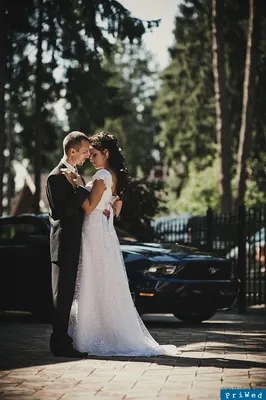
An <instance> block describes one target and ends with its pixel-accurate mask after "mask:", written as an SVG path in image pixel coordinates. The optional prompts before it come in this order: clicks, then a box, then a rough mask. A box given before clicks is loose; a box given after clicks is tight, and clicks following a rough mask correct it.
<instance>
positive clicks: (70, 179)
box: [60, 168, 77, 189]
mask: <svg viewBox="0 0 266 400" xmlns="http://www.w3.org/2000/svg"><path fill="white" fill-rule="evenodd" d="M60 171H61V173H62V174H63V175H65V177H66V178H67V180H68V182H69V183H70V184H71V185H72V187H73V189H75V188H76V186H77V184H76V183H75V181H76V180H77V174H75V173H74V172H72V171H69V169H67V168H62V169H61V170H60Z"/></svg>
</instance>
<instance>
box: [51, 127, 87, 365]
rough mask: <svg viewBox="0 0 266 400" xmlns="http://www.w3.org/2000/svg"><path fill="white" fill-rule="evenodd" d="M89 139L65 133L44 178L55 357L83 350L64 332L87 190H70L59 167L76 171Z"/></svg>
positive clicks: (82, 160) (76, 265)
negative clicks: (61, 154)
mask: <svg viewBox="0 0 266 400" xmlns="http://www.w3.org/2000/svg"><path fill="white" fill-rule="evenodd" d="M89 146H90V143H89V138H88V137H87V136H86V135H85V134H84V133H81V132H78V131H74V132H71V133H69V134H68V135H67V136H66V137H65V138H64V141H63V150H64V157H63V158H62V160H61V161H60V163H59V164H58V165H57V167H55V168H54V169H53V171H52V172H51V173H50V174H49V176H48V179H47V186H46V193H47V198H48V201H49V205H50V224H51V233H50V253H51V262H52V292H53V302H54V318H53V333H52V335H51V339H50V349H51V352H52V353H53V354H54V355H55V356H61V357H75V358H84V357H86V356H87V353H81V352H79V351H77V350H76V349H74V347H73V345H72V341H73V340H72V338H71V337H70V336H69V335H68V333H67V332H68V322H69V314H70V309H71V305H72V301H73V297H74V292H75V284H76V277H77V269H78V262H79V252H80V242H81V230H82V223H83V218H84V211H83V209H82V208H81V205H82V204H83V202H84V201H85V200H86V198H87V197H88V191H87V190H86V189H85V188H84V187H83V186H81V185H78V184H77V186H76V187H75V189H73V186H72V185H71V184H70V183H69V181H68V180H67V179H66V177H65V176H64V175H63V174H62V171H61V170H62V169H66V168H67V170H68V172H69V171H71V172H72V173H73V175H74V174H77V173H78V172H77V165H78V166H81V165H83V164H84V162H85V161H86V159H87V158H89Z"/></svg>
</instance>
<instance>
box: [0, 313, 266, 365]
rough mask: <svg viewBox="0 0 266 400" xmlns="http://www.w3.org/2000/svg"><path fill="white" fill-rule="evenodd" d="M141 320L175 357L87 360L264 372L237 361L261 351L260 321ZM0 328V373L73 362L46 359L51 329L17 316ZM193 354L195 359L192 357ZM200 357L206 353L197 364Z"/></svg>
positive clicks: (263, 330)
mask: <svg viewBox="0 0 266 400" xmlns="http://www.w3.org/2000/svg"><path fill="white" fill-rule="evenodd" d="M143 319H144V322H145V324H146V326H147V328H148V329H149V330H150V332H151V333H152V335H153V336H154V338H155V339H156V340H157V341H158V342H159V343H160V344H175V345H176V346H177V347H178V348H179V349H180V354H178V355H177V356H159V357H94V356H92V357H89V359H97V360H115V361H120V360H121V361H123V362H125V361H132V362H146V363H152V362H154V363H156V364H158V365H170V366H171V365H172V366H179V367H184V368H185V367H195V366H203V367H216V368H230V369H249V368H266V360H265V362H260V361H259V360H258V361H255V360H254V361H251V360H248V359H243V354H249V355H252V354H253V355H256V354H258V353H260V352H261V351H265V346H266V343H265V336H266V324H265V319H264V318H260V317H258V316H256V317H254V316H252V315H251V316H250V315H248V316H247V315H246V316H239V315H230V314H228V315H224V314H222V313H221V314H217V315H216V316H215V317H213V318H212V320H210V321H206V322H204V323H202V324H200V325H194V326H193V325H188V324H184V323H182V322H181V321H178V320H176V319H175V318H173V317H172V316H157V318H156V319H155V317H154V316H153V317H150V316H147V317H146V316H144V317H143ZM0 324H1V330H0V370H10V369H19V368H25V367H38V366H39V367H40V368H43V367H44V366H47V365H51V364H57V363H65V362H73V361H75V359H66V358H62V357H60V358H59V357H53V356H52V355H51V353H50V351H49V338H50V333H51V325H48V324H37V323H36V322H34V321H33V320H32V318H31V316H30V315H21V314H17V315H11V314H8V315H1V316H0ZM206 343H207V345H206ZM196 352H198V353H199V355H200V357H195V353H196ZM202 352H205V353H206V354H204V357H203V358H202ZM192 353H193V354H192ZM209 353H211V354H209ZM190 354H191V357H190ZM232 354H234V358H232ZM240 355H241V357H240Z"/></svg>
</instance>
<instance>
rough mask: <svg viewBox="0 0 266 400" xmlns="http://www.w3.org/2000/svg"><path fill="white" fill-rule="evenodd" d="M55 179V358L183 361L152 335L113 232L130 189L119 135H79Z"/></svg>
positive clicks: (68, 145) (50, 185) (51, 189)
mask: <svg viewBox="0 0 266 400" xmlns="http://www.w3.org/2000/svg"><path fill="white" fill-rule="evenodd" d="M63 150H64V157H63V158H62V160H61V161H60V163H59V164H58V165H57V166H56V167H55V168H54V169H53V171H52V172H51V173H50V174H49V176H48V179H47V187H46V190H47V197H48V201H49V205H50V222H51V237H50V252H51V262H52V291H53V301H54V318H53V332H52V335H51V339H50V349H51V351H52V353H53V354H54V355H55V356H62V357H76V358H86V357H87V356H88V354H89V355H99V356H116V355H117V356H153V355H163V354H171V355H173V354H176V353H177V348H176V347H175V346H170V345H168V346H161V345H159V344H158V343H157V342H156V341H155V340H154V339H153V337H152V336H151V335H150V333H149V332H148V330H147V329H146V327H145V325H144V323H143V322H142V320H141V318H140V316H139V315H138V313H137V310H136V308H135V306H134V303H133V301H132V297H131V293H130V290H129V285H128V279H127V274H126V270H125V265H124V261H123V257H122V253H121V250H120V245H119V241H118V238H117V235H116V232H115V228H114V225H113V218H114V216H118V215H119V213H120V211H121V207H122V201H123V196H124V193H125V191H126V188H127V184H128V181H129V175H128V171H127V169H126V167H125V159H124V156H123V155H122V153H121V150H120V148H119V146H118V141H117V139H116V137H115V136H114V135H111V134H109V133H106V132H101V133H98V134H95V135H93V136H92V137H90V138H89V137H87V136H86V135H85V134H83V133H81V132H78V131H74V132H71V133H69V134H68V135H67V136H66V137H65V139H64V141H63ZM87 158H89V159H90V161H91V163H92V164H93V166H94V168H95V169H96V173H95V174H94V175H93V178H92V181H90V182H88V183H85V182H84V180H83V179H82V177H81V176H80V175H79V174H78V171H77V166H81V165H83V164H84V162H85V161H86V159H87Z"/></svg>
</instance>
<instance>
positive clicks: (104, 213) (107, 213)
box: [103, 209, 110, 219]
mask: <svg viewBox="0 0 266 400" xmlns="http://www.w3.org/2000/svg"><path fill="white" fill-rule="evenodd" d="M103 215H105V216H106V217H107V219H109V218H110V211H109V210H107V209H105V210H103Z"/></svg>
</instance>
